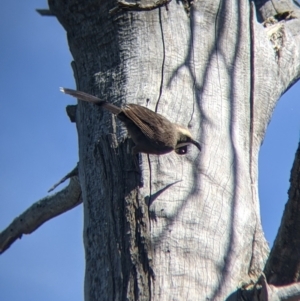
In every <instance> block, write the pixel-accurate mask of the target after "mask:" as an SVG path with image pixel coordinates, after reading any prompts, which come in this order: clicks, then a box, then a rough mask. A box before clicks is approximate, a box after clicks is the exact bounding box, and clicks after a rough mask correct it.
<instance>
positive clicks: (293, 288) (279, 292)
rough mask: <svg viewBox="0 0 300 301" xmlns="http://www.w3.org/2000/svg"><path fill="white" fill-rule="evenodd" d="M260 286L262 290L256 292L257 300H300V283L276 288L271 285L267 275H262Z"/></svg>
mask: <svg viewBox="0 0 300 301" xmlns="http://www.w3.org/2000/svg"><path fill="white" fill-rule="evenodd" d="M258 284H260V285H261V289H260V290H256V294H255V295H256V296H255V297H256V298H254V300H259V301H298V300H299V299H300V283H299V282H298V283H293V284H290V285H285V286H280V287H276V286H274V285H269V284H268V283H267V279H266V277H265V275H262V276H261V277H260V279H259V282H258Z"/></svg>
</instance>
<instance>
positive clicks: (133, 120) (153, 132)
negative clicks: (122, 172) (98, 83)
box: [60, 88, 201, 155]
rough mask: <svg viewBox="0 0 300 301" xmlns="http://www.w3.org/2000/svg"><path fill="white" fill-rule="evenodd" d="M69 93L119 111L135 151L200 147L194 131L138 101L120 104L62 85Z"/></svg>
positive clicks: (162, 151)
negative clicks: (191, 145) (194, 136)
mask: <svg viewBox="0 0 300 301" xmlns="http://www.w3.org/2000/svg"><path fill="white" fill-rule="evenodd" d="M60 90H61V91H62V92H64V93H66V94H69V95H71V96H73V97H76V98H78V99H81V100H84V101H88V102H92V103H94V104H96V105H98V106H101V107H103V108H105V109H107V110H108V111H110V112H111V113H113V114H115V115H116V116H117V117H118V118H119V119H120V120H121V121H122V122H123V123H124V124H125V126H126V128H127V130H128V133H129V135H130V137H131V138H132V140H133V142H134V143H135V147H134V148H133V149H132V152H133V154H136V153H147V154H155V155H162V154H166V153H169V152H171V151H173V150H174V151H175V152H176V153H177V154H185V153H186V147H187V145H188V144H194V145H195V146H196V147H197V148H198V149H199V150H200V151H201V146H200V143H199V142H197V141H195V140H194V139H193V137H192V135H191V133H190V131H189V130H188V129H187V128H185V127H183V126H181V125H179V124H176V123H172V122H171V121H169V120H168V119H167V118H165V117H164V116H162V115H160V114H158V113H155V112H153V111H151V110H149V109H147V108H145V107H142V106H140V105H136V104H127V105H125V106H124V107H123V108H119V107H117V106H115V105H113V104H111V103H109V102H106V101H104V100H101V99H99V98H98V97H95V96H93V95H90V94H87V93H84V92H81V91H77V90H72V89H67V88H60Z"/></svg>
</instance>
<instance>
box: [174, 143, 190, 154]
mask: <svg viewBox="0 0 300 301" xmlns="http://www.w3.org/2000/svg"><path fill="white" fill-rule="evenodd" d="M175 152H176V154H177V155H185V154H186V153H187V145H184V146H182V147H179V148H176V149H175Z"/></svg>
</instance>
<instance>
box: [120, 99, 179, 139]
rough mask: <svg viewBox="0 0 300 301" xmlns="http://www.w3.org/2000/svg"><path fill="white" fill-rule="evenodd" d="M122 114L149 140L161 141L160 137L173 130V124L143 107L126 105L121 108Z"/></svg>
mask: <svg viewBox="0 0 300 301" xmlns="http://www.w3.org/2000/svg"><path fill="white" fill-rule="evenodd" d="M123 113H124V114H125V115H126V116H127V117H128V118H129V119H131V120H132V121H133V122H134V123H135V124H136V125H137V126H138V127H139V128H140V129H141V130H142V132H143V133H144V134H145V135H146V136H147V137H148V138H150V139H151V140H154V141H161V139H160V138H161V137H165V136H166V135H169V133H168V132H169V131H172V130H173V124H172V123H171V122H170V121H169V120H168V119H167V118H165V117H164V116H162V115H160V114H158V113H155V112H153V111H151V110H149V109H147V108H145V107H142V106H139V105H136V104H128V105H126V106H125V107H124V108H123Z"/></svg>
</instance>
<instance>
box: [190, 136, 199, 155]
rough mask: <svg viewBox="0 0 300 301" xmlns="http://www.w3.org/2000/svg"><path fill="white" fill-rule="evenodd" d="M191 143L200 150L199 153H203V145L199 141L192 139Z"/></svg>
mask: <svg viewBox="0 0 300 301" xmlns="http://www.w3.org/2000/svg"><path fill="white" fill-rule="evenodd" d="M191 143H193V144H194V145H195V146H196V147H197V148H198V149H199V151H200V152H201V145H200V143H199V142H198V141H196V140H193V139H192V140H191Z"/></svg>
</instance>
